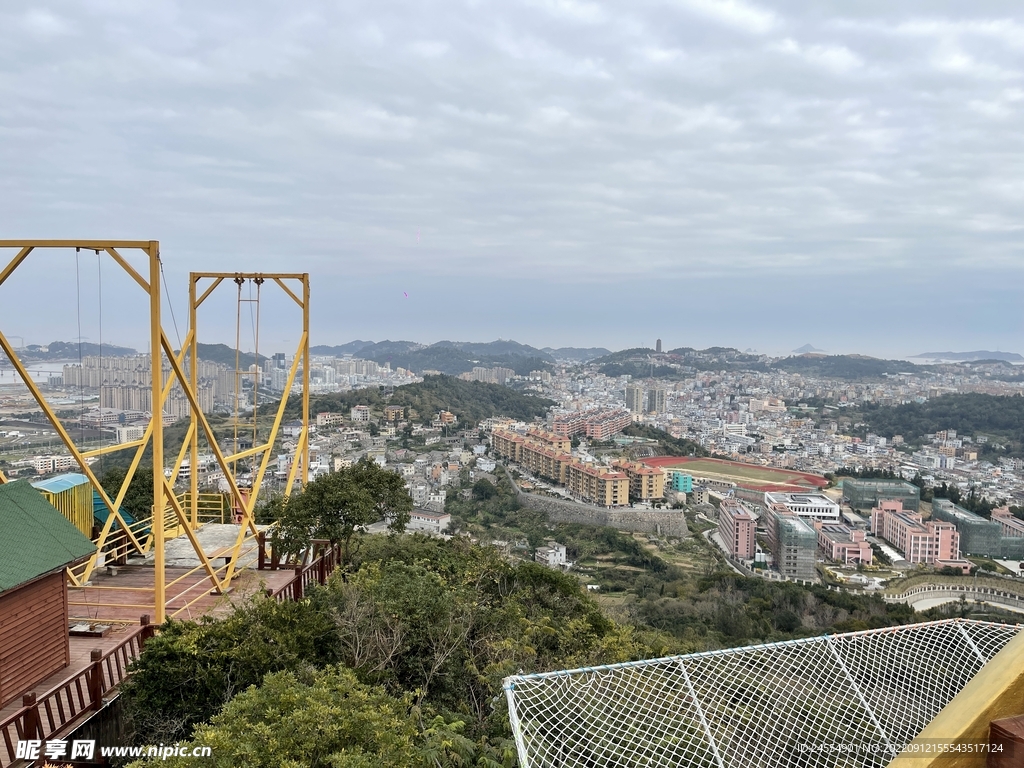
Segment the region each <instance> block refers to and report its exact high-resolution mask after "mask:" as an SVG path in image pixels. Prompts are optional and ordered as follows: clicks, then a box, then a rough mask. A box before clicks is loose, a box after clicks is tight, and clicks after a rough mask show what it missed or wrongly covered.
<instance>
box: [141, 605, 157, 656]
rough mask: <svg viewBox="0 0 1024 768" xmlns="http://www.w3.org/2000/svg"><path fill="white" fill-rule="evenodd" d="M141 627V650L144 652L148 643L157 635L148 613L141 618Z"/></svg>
mask: <svg viewBox="0 0 1024 768" xmlns="http://www.w3.org/2000/svg"><path fill="white" fill-rule="evenodd" d="M139 626H140V627H142V633H141V634H140V635H139V650H142V647H143V646H144V645H145V644H146V641H147V640H149V639H150V638H151V637H153V635H155V634H156V627H154V626H153V625H152V624H150V623H149V614H148V613H145V614H143V615H142V616H140V617H139Z"/></svg>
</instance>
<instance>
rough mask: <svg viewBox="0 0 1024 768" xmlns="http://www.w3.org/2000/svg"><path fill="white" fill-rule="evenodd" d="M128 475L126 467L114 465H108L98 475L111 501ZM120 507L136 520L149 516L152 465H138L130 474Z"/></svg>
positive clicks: (150, 508)
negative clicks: (106, 468) (101, 473)
mask: <svg viewBox="0 0 1024 768" xmlns="http://www.w3.org/2000/svg"><path fill="white" fill-rule="evenodd" d="M127 475H128V467H126V466H122V465H115V466H112V467H110V468H109V469H108V470H107V471H106V472H104V473H103V475H102V476H101V477H100V479H99V480H100V485H102V486H103V490H104V491H106V492H107V495H108V496H109V497H110V500H111V501H116V499H117V494H118V493H119V492H120V490H121V484H122V483H124V479H125V477H126V476H127ZM121 509H122V510H124V511H126V512H128V514H130V515H131V516H132V517H134V518H135V519H136V520H141V519H143V518H147V517H149V516H150V513H151V511H152V509H153V467H152V463H151V464H150V466H148V467H147V466H145V465H144V464H143V465H142V466H140V467H139V468H138V469H137V470H136V471H135V474H134V475H133V476H132V480H131V482H130V483H129V484H128V491H127V492H126V493H125V496H124V501H122V502H121Z"/></svg>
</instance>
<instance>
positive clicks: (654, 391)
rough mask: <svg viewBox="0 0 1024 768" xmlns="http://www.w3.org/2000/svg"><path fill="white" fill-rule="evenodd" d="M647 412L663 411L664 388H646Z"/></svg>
mask: <svg viewBox="0 0 1024 768" xmlns="http://www.w3.org/2000/svg"><path fill="white" fill-rule="evenodd" d="M647 412H648V413H664V412H665V390H664V389H662V388H661V387H652V388H651V389H649V390H647Z"/></svg>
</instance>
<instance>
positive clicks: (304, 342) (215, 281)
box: [179, 272, 310, 581]
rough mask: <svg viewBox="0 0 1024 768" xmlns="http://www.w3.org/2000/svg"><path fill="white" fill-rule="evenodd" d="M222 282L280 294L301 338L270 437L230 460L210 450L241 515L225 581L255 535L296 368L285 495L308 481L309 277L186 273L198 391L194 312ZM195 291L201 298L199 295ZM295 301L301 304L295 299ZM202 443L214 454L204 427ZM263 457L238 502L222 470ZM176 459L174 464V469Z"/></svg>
mask: <svg viewBox="0 0 1024 768" xmlns="http://www.w3.org/2000/svg"><path fill="white" fill-rule="evenodd" d="M203 280H212V282H211V283H210V284H209V285H205V286H203V285H201V282H202V281H203ZM225 280H230V281H232V282H236V281H239V280H257V281H260V282H261V283H265V282H267V281H273V282H274V283H276V284H277V285H278V286H280V288H281V290H282V291H284V293H285V294H286V295H287V296H288V297H289V298H290V299H291V300H292V301H294V302H295V303H296V304H297V305H298V306H299V308H300V309H301V310H302V335H301V336H300V338H299V344H298V346H297V347H296V350H295V356H294V360H293V361H292V366H291V370H289V372H288V379H287V381H286V383H285V388H284V394H283V395H282V397H281V402H280V403H279V404H278V407H277V413H276V414H275V415H274V422H273V424H272V425H271V428H270V434H269V435H268V436H267V440H266V442H265V443H262V444H260V445H254V446H253V447H252V448H248V449H246V450H244V451H238V452H236V453H233V454H231V455H230V456H225V457H221V456H220V452H219V450H215V452H214V453H215V455H217V456H218V461H220V460H221V458H223V461H222V463H221V467H222V468H223V469H224V476H225V477H226V478H228V479H229V484H230V486H231V493H232V496H233V498H234V499H235V500H236V506H237V508H238V509H241V510H242V514H243V520H242V525H241V526H240V528H239V531H238V538H237V539H236V540H235V544H234V547H233V550H232V556H231V559H230V561H229V566H228V569H227V573H226V574H225V579H226V580H228V581H230V580H231V578H232V576H233V575H234V573H235V563H236V562H237V561H238V557H239V555H240V553H241V549H242V543H243V540H244V538H245V533H246V530H249V531H251V532H252V534H253V535H256V524H255V521H254V518H253V510H254V509H255V507H256V501H257V498H258V495H259V488H260V486H261V485H262V483H263V478H264V476H265V475H266V472H267V467H268V466H269V465H270V458H271V456H272V454H273V447H274V444H275V443H276V442H277V436H278V433H279V432H280V428H281V422H282V421H283V420H284V412H285V406H286V405H287V403H288V396H289V394H290V393H291V390H292V387H293V386H294V384H295V377H296V375H297V373H298V369H299V366H300V364H301V366H302V417H301V419H302V430H301V432H300V434H299V441H298V445H297V446H296V451H295V460H294V461H293V462H292V466H291V471H290V472H289V474H288V481H287V483H286V485H285V491H284V492H285V495H286V496H289V495H291V492H292V489H293V487H294V485H295V480H296V470H297V469H298V467H299V466H300V465H301V467H302V475H301V479H300V482H301V483H302V485H305V484H306V482H307V480H308V478H309V367H310V365H309V363H310V357H309V274H308V273H265V272H192V273H190V274H189V282H188V295H189V337H188V338H189V345H188V346H189V365H190V370H189V375H190V380H191V381H192V382H194V383H195V385H196V389H197V391H198V382H199V375H198V365H199V354H198V352H199V346H198V345H199V334H198V332H197V328H198V325H197V323H198V310H199V307H200V306H202V304H203V302H205V301H206V300H207V299H208V298H209V297H210V295H211V294H212V293H213V292H214V290H216V288H217V286H219V285H220V284H221V283H222V282H224V281H225ZM286 281H297V282H298V286H296V288H297V289H298V290H297V292H296V291H293V290H292V288H290V287H289V285H288V282H286ZM200 291H201V292H200ZM300 295H301V298H300ZM197 405H198V402H197V400H196V401H193V407H192V427H193V429H191V430H190V433H189V434H190V448H191V466H192V467H193V470H192V472H191V476H190V481H191V488H190V494H189V496H190V499H191V501H190V510H189V511H190V516H191V519H192V520H193V521H195V520H197V519H198V500H199V489H198V485H197V484H198V479H197V475H198V473H197V472H196V471H195V469H194V468H195V467H197V466H198V461H199V444H198V438H199V427H200V426H205V420H204V424H203V425H200V424H199V423H197V418H201V417H202V414H201V412H200V411H199V409H198V407H197ZM205 431H206V437H207V442H209V443H210V446H211V447H213V448H216V440H215V439H214V437H213V434H212V432H210V431H209V427H208V426H205ZM261 453H262V454H263V456H262V458H261V459H260V464H259V470H258V471H257V473H256V476H255V478H253V483H252V492H251V493H250V494H249V498H248V499H246V498H243V497H242V495H241V493H240V492H239V490H238V487H237V486H236V485H235V482H234V478H233V477H232V475H231V473H230V472H228V470H227V468H226V467H227V464H228V463H230V462H236V461H238V460H239V459H243V458H247V457H250V456H258V455H259V454H261ZM180 461H181V460H180V457H179V464H180Z"/></svg>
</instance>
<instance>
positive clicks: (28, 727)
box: [21, 693, 43, 741]
mask: <svg viewBox="0 0 1024 768" xmlns="http://www.w3.org/2000/svg"><path fill="white" fill-rule="evenodd" d="M21 706H23V707H25V714H24V715H22V721H21V723H22V725H21V727H22V730H23V732H24V734H25V735H24V737H23V738H24V739H25V740H26V741H31V740H32V739H42V738H43V724H42V722H41V721H40V719H39V708H38V707H37V706H36V695H35V693H26V694H25V695H24V696H22V697H21Z"/></svg>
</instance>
